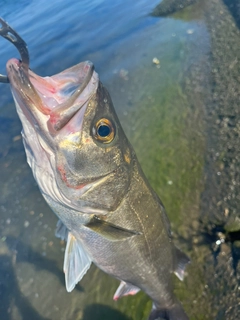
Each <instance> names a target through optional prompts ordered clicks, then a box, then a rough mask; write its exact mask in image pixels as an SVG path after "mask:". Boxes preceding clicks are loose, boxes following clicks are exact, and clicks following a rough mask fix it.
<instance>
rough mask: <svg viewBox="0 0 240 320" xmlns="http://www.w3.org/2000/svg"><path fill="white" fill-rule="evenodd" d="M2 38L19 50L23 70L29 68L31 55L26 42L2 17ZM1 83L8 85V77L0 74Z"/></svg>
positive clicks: (0, 28) (0, 31)
mask: <svg viewBox="0 0 240 320" xmlns="http://www.w3.org/2000/svg"><path fill="white" fill-rule="evenodd" d="M0 36H2V37H3V38H5V39H7V40H8V41H10V42H11V43H12V44H13V45H14V46H15V47H16V48H17V50H18V52H19V53H20V56H21V62H22V68H25V69H26V70H28V68H29V53H28V49H27V44H26V42H25V41H24V40H23V39H22V38H21V37H20V36H19V34H18V33H17V32H16V31H15V30H13V29H12V28H11V27H10V26H9V24H8V23H7V22H6V21H5V20H3V19H2V18H1V17H0ZM0 82H3V83H8V82H9V79H8V77H7V76H4V75H2V74H0Z"/></svg>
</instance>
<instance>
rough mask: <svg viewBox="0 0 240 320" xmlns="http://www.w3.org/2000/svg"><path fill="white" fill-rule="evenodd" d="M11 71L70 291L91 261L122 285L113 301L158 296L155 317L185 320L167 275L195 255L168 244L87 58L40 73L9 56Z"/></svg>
mask: <svg viewBox="0 0 240 320" xmlns="http://www.w3.org/2000/svg"><path fill="white" fill-rule="evenodd" d="M7 73H8V79H9V81H10V84H11V89H12V94H13V97H14V100H15V104H16V108H17V112H18V114H19V117H20V119H21V122H22V125H23V131H22V136H23V141H24V146H25V150H26V155H27V161H28V163H29V165H30V166H31V168H32V171H33V175H34V177H35V179H36V181H37V183H38V185H39V188H40V191H41V193H42V195H43V197H44V198H45V200H46V201H47V203H48V204H49V206H50V207H51V208H52V210H53V211H54V212H55V214H56V215H57V216H58V217H59V219H60V221H59V223H58V226H57V231H56V235H57V236H59V237H61V238H62V239H66V241H67V246H66V251H65V258H64V272H65V278H66V287H67V290H68V291H71V290H73V288H74V287H75V285H76V283H77V282H78V281H80V280H81V278H82V277H83V275H84V274H85V273H86V272H87V270H88V268H89V267H90V265H91V263H92V262H93V263H94V264H96V265H97V266H98V267H99V268H100V269H102V270H103V271H104V272H106V273H108V274H110V275H112V276H113V277H115V278H117V279H119V280H120V281H121V283H120V286H119V288H118V289H117V291H116V293H115V295H114V299H115V300H117V299H118V298H119V297H122V296H125V295H128V294H135V293H137V292H138V291H139V290H143V291H144V292H145V293H146V294H147V295H148V296H149V297H150V298H151V299H152V300H153V309H152V312H151V314H150V317H149V319H150V320H155V319H170V320H186V319H188V317H187V315H186V314H185V312H184V311H183V309H182V307H181V305H180V303H179V302H178V301H177V299H176V298H175V296H174V294H173V287H172V280H171V275H172V273H175V274H176V275H177V276H178V277H179V278H180V279H181V280H182V279H183V276H184V268H185V265H186V264H187V263H188V262H189V259H188V258H187V256H185V254H183V253H182V252H181V251H180V250H178V249H177V248H176V247H175V246H174V244H173V242H172V238H171V230H170V224H169V221H168V218H167V216H166V213H165V209H164V206H163V204H162V203H161V201H160V199H159V198H158V196H157V195H156V193H155V192H154V191H153V190H152V188H151V187H150V185H149V183H148V181H147V179H146V178H145V176H144V174H143V172H142V170H141V168H140V165H139V163H138V160H137V157H136V155H135V152H134V150H133V148H132V146H131V144H130V143H129V141H128V139H127V138H126V136H125V134H124V132H123V129H122V127H121V125H120V122H119V120H118V117H117V115H116V113H115V110H114V107H113V104H112V101H111V98H110V96H109V94H108V92H107V90H106V89H105V88H104V87H103V85H102V84H101V82H100V81H99V79H98V75H97V73H96V72H95V71H94V69H93V65H92V64H91V62H89V61H87V62H83V63H80V64H78V65H76V66H74V67H72V68H69V69H67V70H65V71H63V72H61V73H59V74H57V75H54V76H52V77H46V78H41V77H39V76H37V75H36V74H34V73H33V72H32V71H31V70H28V72H26V68H22V66H21V61H18V60H16V59H11V60H9V62H8V63H7Z"/></svg>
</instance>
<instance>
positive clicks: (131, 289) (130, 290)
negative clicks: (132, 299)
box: [113, 281, 140, 301]
mask: <svg viewBox="0 0 240 320" xmlns="http://www.w3.org/2000/svg"><path fill="white" fill-rule="evenodd" d="M139 291H140V289H139V288H138V287H135V286H134V285H133V284H131V283H127V282H124V281H121V283H120V285H119V287H118V288H117V291H116V292H115V294H114V296H113V300H115V301H117V300H118V299H119V298H121V297H124V296H128V295H132V296H133V295H134V294H136V293H138V292H139Z"/></svg>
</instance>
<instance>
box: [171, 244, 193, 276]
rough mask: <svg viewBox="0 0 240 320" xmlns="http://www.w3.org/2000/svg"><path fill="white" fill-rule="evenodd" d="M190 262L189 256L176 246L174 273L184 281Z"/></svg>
mask: <svg viewBox="0 0 240 320" xmlns="http://www.w3.org/2000/svg"><path fill="white" fill-rule="evenodd" d="M188 263H190V259H189V258H188V256H187V255H186V254H185V253H183V252H182V251H181V250H179V249H178V248H176V247H175V269H174V273H175V275H176V276H177V277H178V279H180V280H181V281H183V278H184V273H185V268H186V265H187V264H188Z"/></svg>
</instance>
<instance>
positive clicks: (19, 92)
mask: <svg viewBox="0 0 240 320" xmlns="http://www.w3.org/2000/svg"><path fill="white" fill-rule="evenodd" d="M0 36H2V37H4V38H5V39H7V40H8V41H10V42H11V43H12V44H13V45H14V46H15V47H16V48H17V49H18V51H19V53H20V56H21V60H18V59H10V60H9V61H8V62H7V75H8V76H4V75H1V74H0V82H4V83H7V82H10V84H11V89H12V93H13V97H14V99H15V102H16V103H17V108H18V107H19V108H20V109H21V112H23V114H24V116H25V117H26V118H27V119H28V121H29V122H30V123H31V124H35V128H36V129H37V128H38V127H40V128H41V129H45V131H46V130H47V131H49V133H50V134H52V135H55V134H57V132H58V131H60V130H61V129H62V128H63V127H64V126H65V125H66V124H67V123H68V122H69V121H70V120H71V119H72V118H73V117H74V116H75V114H76V113H78V111H79V110H80V109H82V107H83V106H84V105H85V104H86V102H87V101H88V100H89V99H90V98H91V96H92V95H93V94H94V93H95V92H96V89H97V86H98V75H97V73H96V72H95V71H94V66H93V64H92V63H91V62H90V61H85V62H81V63H79V64H77V65H75V66H73V67H71V68H69V69H66V70H64V71H62V72H60V73H59V74H56V75H53V76H51V77H40V76H38V75H37V74H35V73H34V72H33V71H32V70H31V69H30V68H29V53H28V49H27V45H26V43H25V41H24V40H23V39H22V38H21V37H20V36H19V34H18V33H17V32H16V31H15V30H14V29H12V28H11V27H10V26H9V25H8V24H7V23H6V22H5V21H4V20H3V19H2V18H0ZM83 114H84V113H83V112H81V117H83ZM81 120H83V119H81ZM42 122H45V124H46V122H47V126H46V125H43V123H42ZM80 122H81V121H80V119H79V121H78V124H79V123H80Z"/></svg>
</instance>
